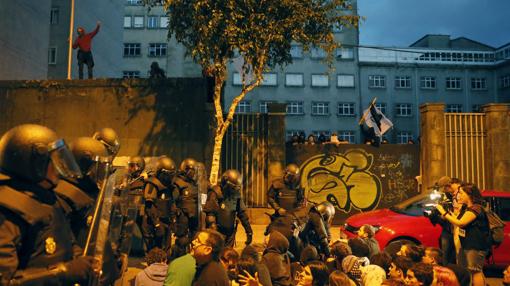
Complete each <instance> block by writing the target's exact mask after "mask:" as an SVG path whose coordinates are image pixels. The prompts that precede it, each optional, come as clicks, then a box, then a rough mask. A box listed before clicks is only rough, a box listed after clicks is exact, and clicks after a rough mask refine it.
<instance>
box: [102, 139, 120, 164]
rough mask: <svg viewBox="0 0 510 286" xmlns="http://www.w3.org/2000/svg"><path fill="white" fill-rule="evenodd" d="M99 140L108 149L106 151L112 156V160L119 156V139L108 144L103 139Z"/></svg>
mask: <svg viewBox="0 0 510 286" xmlns="http://www.w3.org/2000/svg"><path fill="white" fill-rule="evenodd" d="M98 140H99V142H101V143H103V145H104V146H105V147H106V150H108V154H109V155H110V156H112V160H113V157H115V156H117V154H119V149H120V143H119V141H118V140H117V139H115V141H113V142H106V141H105V140H103V139H98Z"/></svg>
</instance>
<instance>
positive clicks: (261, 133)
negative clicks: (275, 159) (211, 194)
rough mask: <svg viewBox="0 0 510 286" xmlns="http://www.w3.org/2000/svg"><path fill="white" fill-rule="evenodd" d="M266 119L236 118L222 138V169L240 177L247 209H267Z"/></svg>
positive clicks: (253, 116)
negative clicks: (231, 171)
mask: <svg viewBox="0 0 510 286" xmlns="http://www.w3.org/2000/svg"><path fill="white" fill-rule="evenodd" d="M267 119H268V115H267V114H263V113H248V114H236V115H235V116H234V120H233V121H232V124H230V127H229V129H228V130H227V133H226V134H225V137H224V138H223V146H222V159H221V162H222V163H221V166H222V169H223V170H227V169H236V170H238V171H239V172H240V173H241V174H242V175H243V198H244V201H245V203H246V206H248V207H266V206H267V198H266V191H267V187H268V183H267V175H268V168H267V165H268V164H267V161H268V150H267V139H268V130H267V122H268V120H267Z"/></svg>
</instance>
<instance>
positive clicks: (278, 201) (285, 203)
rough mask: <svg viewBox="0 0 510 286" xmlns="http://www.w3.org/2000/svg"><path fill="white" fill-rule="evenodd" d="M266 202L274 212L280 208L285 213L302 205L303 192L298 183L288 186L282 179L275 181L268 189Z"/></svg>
mask: <svg viewBox="0 0 510 286" xmlns="http://www.w3.org/2000/svg"><path fill="white" fill-rule="evenodd" d="M267 200H268V202H269V205H271V207H272V208H273V209H275V211H277V210H278V209H280V208H283V209H285V210H286V211H294V210H295V209H297V208H299V207H301V206H302V205H303V200H304V190H303V188H301V186H300V185H299V183H296V184H295V185H290V184H288V183H286V182H285V181H284V180H283V179H282V178H280V179H276V180H274V181H273V183H272V184H271V186H270V187H269V190H268V192H267Z"/></svg>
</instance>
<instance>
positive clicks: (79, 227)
mask: <svg viewBox="0 0 510 286" xmlns="http://www.w3.org/2000/svg"><path fill="white" fill-rule="evenodd" d="M70 149H71V152H72V154H73V156H74V158H75V160H76V162H77V163H78V166H79V167H80V170H81V173H82V178H64V179H63V180H60V182H59V183H58V185H57V187H56V188H55V192H56V193H57V195H58V196H59V197H61V198H62V199H63V200H64V201H65V206H64V211H65V213H66V217H67V218H68V220H69V222H70V224H71V230H72V231H73V234H74V236H75V237H76V240H77V243H78V245H79V246H80V247H82V248H84V247H85V242H86V238H87V234H88V232H89V229H90V226H91V225H90V224H91V222H92V218H93V215H94V207H95V202H96V200H97V197H98V195H99V192H100V189H99V187H100V185H101V184H102V182H103V181H104V180H106V179H107V176H108V174H109V172H110V161H111V159H110V156H108V152H107V150H106V147H105V146H104V145H103V144H101V143H100V142H99V141H97V140H95V139H92V138H90V137H80V138H78V139H76V140H75V141H73V142H72V143H71V144H70ZM104 250H105V253H104V255H103V272H102V273H103V276H102V277H100V278H101V285H109V284H111V283H113V282H114V281H115V279H116V278H117V276H118V274H119V273H118V272H119V269H118V266H117V262H116V259H115V257H114V253H113V250H112V247H111V242H110V241H107V242H106V244H105V248H104Z"/></svg>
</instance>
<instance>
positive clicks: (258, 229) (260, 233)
mask: <svg viewBox="0 0 510 286" xmlns="http://www.w3.org/2000/svg"><path fill="white" fill-rule="evenodd" d="M252 229H253V233H254V236H253V244H263V243H264V231H265V229H266V225H252ZM331 236H332V239H333V240H334V239H337V238H338V237H339V236H340V229H339V228H338V227H333V229H332V231H331ZM245 241H246V233H245V232H244V229H243V228H242V227H239V228H238V231H237V235H236V246H235V249H236V250H238V251H241V250H242V249H243V248H244V242H245ZM145 266H146V265H144V259H143V257H136V256H130V257H129V268H128V270H127V272H126V273H125V275H124V279H123V280H122V281H119V283H117V284H116V285H115V286H129V285H134V279H135V276H136V274H138V272H140V271H141V270H142V269H144V268H145ZM486 275H487V276H489V277H490V278H488V279H487V280H488V281H487V285H489V286H501V285H503V282H502V279H501V275H502V270H496V271H494V270H493V271H487V273H486Z"/></svg>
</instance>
